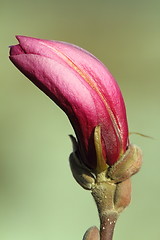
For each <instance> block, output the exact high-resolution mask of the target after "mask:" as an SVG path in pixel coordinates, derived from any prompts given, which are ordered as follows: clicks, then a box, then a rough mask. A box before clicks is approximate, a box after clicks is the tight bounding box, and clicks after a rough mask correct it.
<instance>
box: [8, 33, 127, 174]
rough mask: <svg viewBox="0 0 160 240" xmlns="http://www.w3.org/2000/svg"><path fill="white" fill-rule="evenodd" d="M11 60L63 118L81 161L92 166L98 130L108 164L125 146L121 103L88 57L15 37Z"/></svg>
mask: <svg viewBox="0 0 160 240" xmlns="http://www.w3.org/2000/svg"><path fill="white" fill-rule="evenodd" d="M17 39H18V41H19V44H18V45H15V46H11V47H10V60H11V61H12V62H13V64H14V65H15V66H16V67H17V68H18V69H19V70H20V71H21V72H22V73H23V74H25V75H26V76H27V77H28V78H29V79H30V80H31V81H32V82H33V83H34V84H35V85H36V86H38V87H39V88H40V89H41V90H42V91H43V92H44V93H45V94H47V95H48V96H49V97H50V98H51V99H52V100H53V101H54V102H55V103H56V104H57V105H58V106H59V107H60V108H61V109H62V110H63V111H64V112H65V113H66V114H67V116H68V118H69V120H70V122H71V124H72V126H73V128H74V131H75V134H76V137H77V141H78V145H79V154H80V158H81V161H82V162H83V163H84V164H85V165H86V166H87V167H88V168H90V169H92V170H95V169H96V168H97V155H96V151H97V150H96V149H95V144H94V131H95V127H96V126H100V128H101V136H100V138H101V147H102V149H101V152H102V154H103V159H104V160H105V163H106V164H108V165H109V166H112V165H113V164H114V163H116V162H117V161H118V159H119V158H120V157H121V156H122V155H123V154H124V153H125V151H126V149H127V146H128V142H129V141H128V125H127V118H126V110H125V104H124V100H123V97H122V94H121V91H120V89H119V86H118V84H117V82H116V81H115V80H114V78H113V77H112V75H111V74H110V72H109V71H108V69H107V68H106V67H105V66H104V65H103V64H102V63H101V62H100V61H99V60H98V59H97V58H96V57H94V56H93V55H92V54H90V53H89V52H87V51H86V50H84V49H82V48H79V47H77V46H75V45H72V44H69V43H65V42H60V41H49V40H42V39H37V38H31V37H25V36H17Z"/></svg>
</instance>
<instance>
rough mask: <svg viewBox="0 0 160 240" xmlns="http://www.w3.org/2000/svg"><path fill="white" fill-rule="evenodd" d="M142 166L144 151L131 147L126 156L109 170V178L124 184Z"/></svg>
mask: <svg viewBox="0 0 160 240" xmlns="http://www.w3.org/2000/svg"><path fill="white" fill-rule="evenodd" d="M141 165H142V150H141V149H140V148H139V147H137V146H136V145H132V144H131V145H129V147H128V149H127V151H126V152H125V154H124V155H123V156H122V157H121V158H120V159H119V160H118V161H117V162H116V163H115V164H114V165H113V166H112V167H110V169H109V170H108V176H109V177H110V178H111V179H112V180H113V181H114V182H115V183H116V182H122V181H125V180H126V179H128V178H130V177H131V176H132V175H134V174H135V173H137V172H138V171H139V169H140V168H141Z"/></svg>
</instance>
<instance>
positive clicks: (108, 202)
mask: <svg viewBox="0 0 160 240" xmlns="http://www.w3.org/2000/svg"><path fill="white" fill-rule="evenodd" d="M115 191H116V184H114V183H110V182H105V181H98V183H96V184H95V186H94V188H93V189H92V196H93V198H94V200H95V202H96V205H97V209H98V213H99V218H100V240H112V237H113V232H114V227H115V223H116V221H117V218H118V212H117V211H116V209H115V208H114V196H115Z"/></svg>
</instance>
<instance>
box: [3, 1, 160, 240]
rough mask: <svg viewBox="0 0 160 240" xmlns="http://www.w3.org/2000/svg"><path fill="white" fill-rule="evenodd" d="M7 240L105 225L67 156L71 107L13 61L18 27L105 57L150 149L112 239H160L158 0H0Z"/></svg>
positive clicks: (34, 239) (38, 239)
mask: <svg viewBox="0 0 160 240" xmlns="http://www.w3.org/2000/svg"><path fill="white" fill-rule="evenodd" d="M0 29H1V34H0V42H1V44H0V48H1V49H0V56H1V71H0V75H1V76H0V82H1V87H0V97H1V101H0V110H1V115H0V132H1V136H0V239H2V240H51V239H58V240H63V239H69V240H76V239H77V240H78V239H82V236H83V234H84V232H85V230H86V229H87V228H88V227H90V226H91V225H97V226H98V224H99V221H98V214H97V211H96V207H95V204H94V201H93V199H92V197H91V195H90V192H87V191H85V190H83V189H81V188H80V187H79V185H78V184H77V183H76V182H75V181H74V180H73V178H72V176H71V172H70V169H69V164H68V156H69V154H70V152H71V143H70V140H69V137H68V134H72V133H73V130H72V128H71V126H70V124H69V121H68V119H67V117H66V116H65V115H64V113H63V112H62V111H61V110H60V109H59V108H58V107H57V106H56V105H55V104H54V103H53V102H52V101H51V100H50V99H49V98H47V97H46V96H45V95H44V94H43V93H42V92H40V91H39V90H38V89H37V88H36V87H35V86H34V85H33V84H31V82H30V81H29V80H27V79H26V78H25V77H24V76H23V75H22V74H21V73H20V72H19V71H18V70H17V69H16V68H15V67H14V66H13V64H11V62H10V61H9V60H8V46H9V45H12V44H16V43H17V41H16V40H15V34H20V35H27V36H32V37H39V38H45V39H56V40H62V41H67V42H71V43H74V44H77V45H79V46H81V47H83V48H85V49H87V50H88V51H90V52H92V53H93V54H94V55H96V56H97V57H98V58H99V59H101V60H102V61H103V62H104V63H105V64H106V65H107V67H108V68H109V70H110V71H111V72H112V74H113V76H114V77H115V78H116V79H117V81H118V83H119V85H120V87H121V90H122V92H123V95H124V98H125V101H126V107H127V113H128V121H129V127H130V131H136V132H139V133H143V134H146V135H149V136H152V137H153V138H154V139H153V140H151V139H148V138H143V137H140V136H138V135H132V136H131V137H130V139H131V142H133V143H136V144H137V145H139V146H140V147H141V148H142V150H143V152H144V162H143V167H142V170H141V171H140V173H139V174H137V175H136V176H134V177H133V178H132V183H133V191H132V203H131V205H130V206H129V207H128V209H127V210H125V211H124V212H123V213H122V214H121V216H120V218H119V221H118V223H117V227H116V230H115V235H114V239H115V240H121V239H123V240H125V239H129V240H150V239H154V240H158V239H160V227H159V225H160V220H159V214H160V207H159V203H160V174H159V171H160V170H159V169H160V154H159V150H160V110H159V109H160V107H159V106H160V90H159V88H160V81H159V79H160V44H159V43H160V1H158V0H157V1H156V0H152V1H142V0H139V1H138V0H136V1H130V0H129V1H127V0H122V1H121V0H119V1H118V0H113V1H107V0H106V1H105V0H92V1H91V0H89V1H87V0H81V1H73V0H68V1H65V0H45V1H43V0H39V1H38V0H35V1H33V0H28V1H24V0H21V1H16V0H15V1H11V0H10V1H9V0H5V1H3V0H1V3H0Z"/></svg>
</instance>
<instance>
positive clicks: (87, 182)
mask: <svg viewBox="0 0 160 240" xmlns="http://www.w3.org/2000/svg"><path fill="white" fill-rule="evenodd" d="M70 138H71V141H72V144H73V152H72V153H71V154H70V157H69V162H70V168H71V171H72V175H73V177H74V178H75V180H76V181H77V182H78V183H79V184H80V185H81V186H82V187H83V188H84V189H86V190H91V189H92V186H93V185H94V183H95V178H94V176H93V174H92V173H91V172H90V170H89V169H87V167H86V166H84V165H83V164H82V163H81V161H80V159H78V157H77V155H76V150H77V141H76V139H75V138H74V137H73V136H70Z"/></svg>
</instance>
